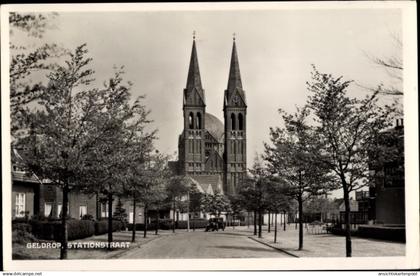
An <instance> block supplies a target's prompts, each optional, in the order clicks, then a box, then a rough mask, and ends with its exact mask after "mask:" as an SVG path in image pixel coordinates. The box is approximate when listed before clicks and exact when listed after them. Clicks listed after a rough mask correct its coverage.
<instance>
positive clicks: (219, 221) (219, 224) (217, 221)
mask: <svg viewBox="0 0 420 276" xmlns="http://www.w3.org/2000/svg"><path fill="white" fill-rule="evenodd" d="M219 229H222V230H223V231H225V222H224V221H223V218H211V219H209V223H208V224H207V226H206V232H208V231H210V230H211V231H215V230H216V231H219Z"/></svg>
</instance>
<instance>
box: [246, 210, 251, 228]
mask: <svg viewBox="0 0 420 276" xmlns="http://www.w3.org/2000/svg"><path fill="white" fill-rule="evenodd" d="M247 215H248V219H247V222H246V225H247V228H249V220H250V219H251V216H250V214H249V212H247Z"/></svg>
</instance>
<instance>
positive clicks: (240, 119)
mask: <svg viewBox="0 0 420 276" xmlns="http://www.w3.org/2000/svg"><path fill="white" fill-rule="evenodd" d="M238 121H239V130H244V118H243V116H242V113H239V115H238Z"/></svg>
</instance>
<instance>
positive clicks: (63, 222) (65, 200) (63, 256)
mask: <svg viewBox="0 0 420 276" xmlns="http://www.w3.org/2000/svg"><path fill="white" fill-rule="evenodd" d="M68 189H69V187H68V182H65V184H64V187H63V205H62V206H63V207H62V215H61V248H60V259H61V260H64V259H67V246H68V244H67V242H68V231H67V213H68V208H67V207H68V206H67V205H68V202H69V198H68V196H69V190H68Z"/></svg>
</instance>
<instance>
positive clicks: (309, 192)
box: [264, 108, 332, 250]
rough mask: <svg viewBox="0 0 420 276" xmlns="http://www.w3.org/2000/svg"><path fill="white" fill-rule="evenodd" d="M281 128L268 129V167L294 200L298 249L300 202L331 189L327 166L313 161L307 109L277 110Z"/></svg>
mask: <svg viewBox="0 0 420 276" xmlns="http://www.w3.org/2000/svg"><path fill="white" fill-rule="evenodd" d="M280 113H281V114H282V117H283V121H284V124H285V127H284V128H279V127H277V128H270V140H271V145H269V144H265V157H264V158H265V160H266V161H267V162H268V167H269V170H270V171H271V172H272V173H273V174H274V175H277V176H278V177H280V178H281V179H282V180H284V181H285V183H286V185H287V195H288V196H290V197H291V198H293V199H295V200H296V201H297V202H298V210H299V250H302V249H303V203H304V202H305V201H306V200H308V199H309V198H310V197H311V196H313V195H317V194H320V193H325V191H326V190H329V189H332V185H331V180H330V179H329V178H328V168H326V166H324V165H323V164H322V163H321V165H320V164H319V162H318V160H317V153H318V150H319V149H318V145H317V144H316V143H315V139H314V138H315V136H314V131H313V130H312V128H311V127H310V126H309V125H307V123H306V119H307V117H308V115H309V112H308V109H307V108H303V109H298V110H297V112H296V113H295V114H287V113H286V112H284V111H282V110H280Z"/></svg>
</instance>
